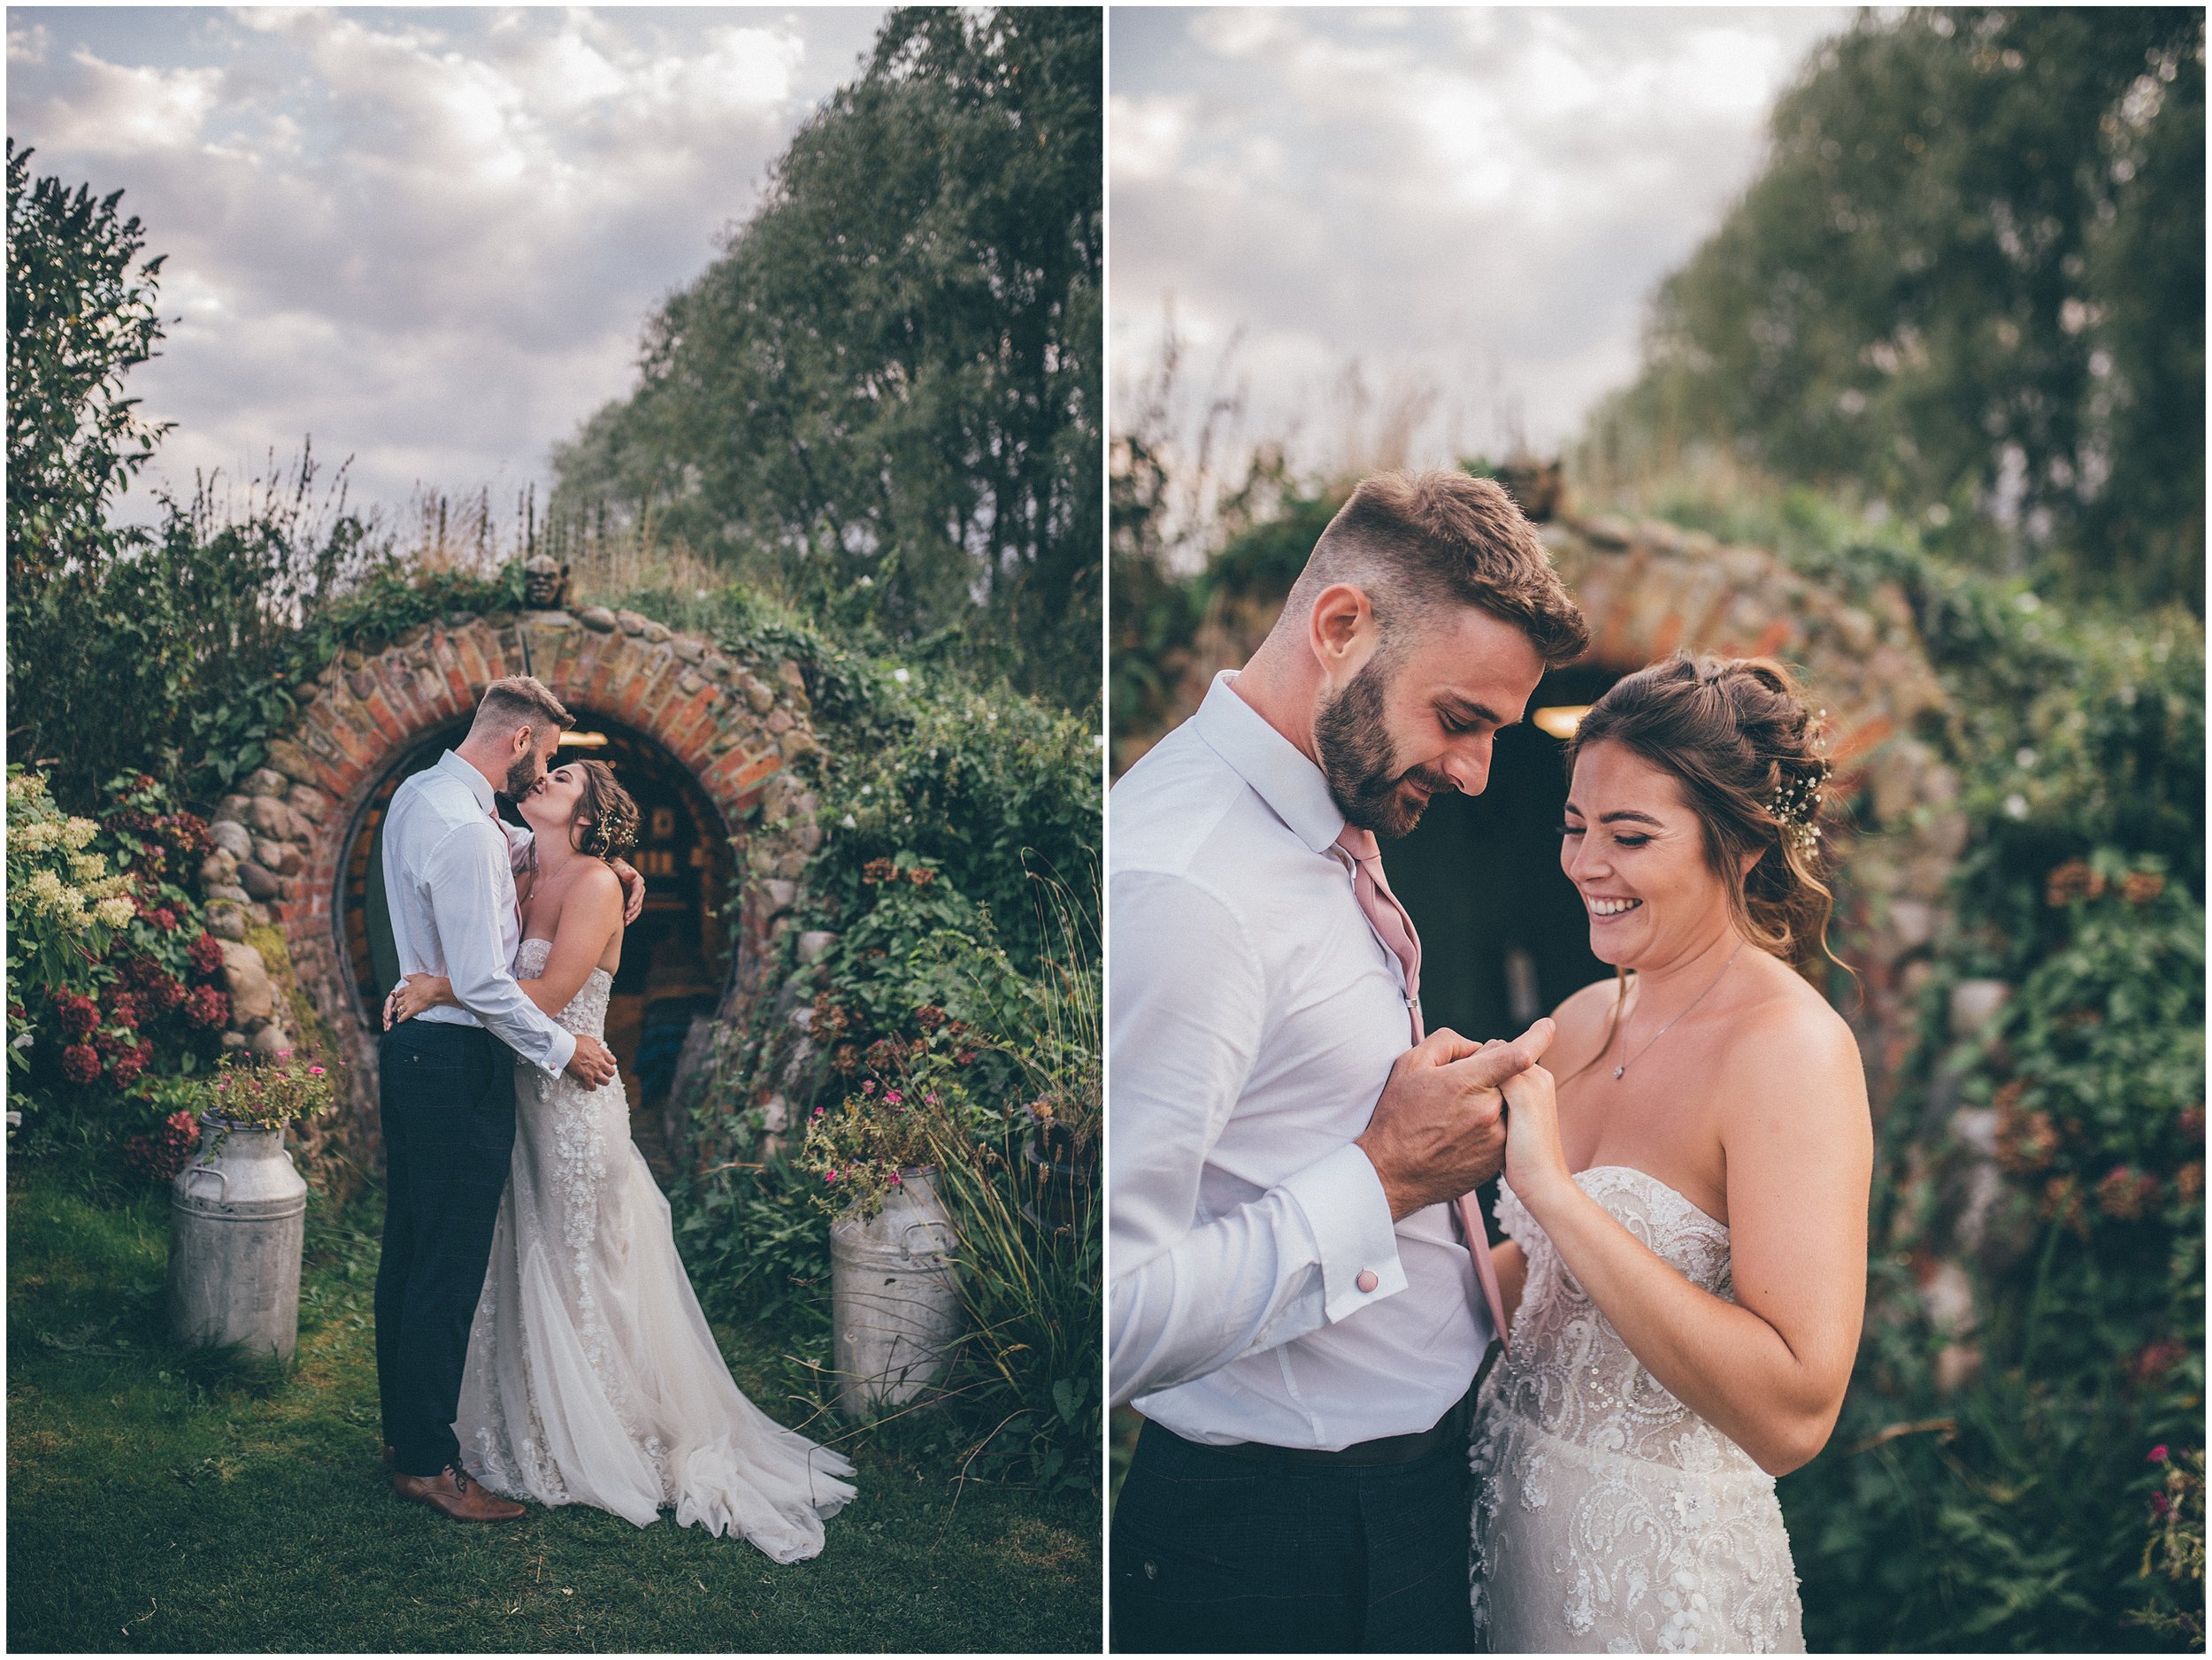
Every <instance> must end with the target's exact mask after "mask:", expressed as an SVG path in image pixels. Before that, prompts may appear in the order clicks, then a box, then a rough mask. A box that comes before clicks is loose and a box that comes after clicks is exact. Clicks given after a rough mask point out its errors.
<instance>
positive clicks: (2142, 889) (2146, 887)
mask: <svg viewBox="0 0 2212 1660" xmlns="http://www.w3.org/2000/svg"><path fill="white" fill-rule="evenodd" d="M2165 891H2166V879H2165V878H2164V877H2163V876H2161V875H2160V874H2159V873H2158V872H2156V871H2136V872H2131V874H2130V875H2129V877H2128V879H2127V880H2125V881H2124V882H2123V883H2121V884H2120V894H2121V896H2122V897H2123V898H2124V899H2125V900H2126V901H2127V902H2128V903H2130V904H2131V905H2147V904H2149V903H2151V901H2152V900H2154V899H2155V898H2157V897H2158V896H2159V895H2161V894H2162V893H2164V892H2165Z"/></svg>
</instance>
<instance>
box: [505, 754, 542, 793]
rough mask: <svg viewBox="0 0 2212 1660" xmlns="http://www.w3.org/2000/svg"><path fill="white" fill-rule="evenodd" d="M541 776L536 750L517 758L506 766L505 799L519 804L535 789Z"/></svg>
mask: <svg viewBox="0 0 2212 1660" xmlns="http://www.w3.org/2000/svg"><path fill="white" fill-rule="evenodd" d="M543 776H544V773H543V772H542V770H541V768H540V767H539V765H538V756H537V751H536V750H534V749H533V750H530V751H528V752H527V753H526V754H523V755H519V756H517V757H515V758H514V759H513V760H511V761H510V762H509V763H508V764H507V799H508V800H509V801H512V802H519V801H520V800H521V799H522V798H523V797H524V796H525V795H528V794H529V793H530V792H531V791H532V790H533V789H534V788H536V787H537V782H538V780H539V779H540V778H541V777H543Z"/></svg>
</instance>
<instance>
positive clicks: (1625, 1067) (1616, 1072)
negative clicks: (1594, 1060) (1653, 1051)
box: [1613, 1061, 1628, 1078]
mask: <svg viewBox="0 0 2212 1660" xmlns="http://www.w3.org/2000/svg"><path fill="white" fill-rule="evenodd" d="M1627 1070H1628V1063H1627V1062H1626V1061H1623V1062H1622V1063H1621V1064H1619V1065H1618V1066H1616V1067H1615V1068H1614V1069H1613V1076H1614V1077H1616V1078H1618V1077H1619V1076H1620V1075H1621V1074H1622V1073H1623V1072H1626V1071H1627Z"/></svg>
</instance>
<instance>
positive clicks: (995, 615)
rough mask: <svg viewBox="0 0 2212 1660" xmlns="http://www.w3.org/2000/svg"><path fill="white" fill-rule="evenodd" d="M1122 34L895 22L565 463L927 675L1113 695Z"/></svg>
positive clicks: (600, 494) (1073, 700) (1030, 22)
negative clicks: (1110, 414)
mask: <svg viewBox="0 0 2212 1660" xmlns="http://www.w3.org/2000/svg"><path fill="white" fill-rule="evenodd" d="M1102 33H1103V31H1102V16H1101V14H1100V13H1098V12H1095V11H1087V10H1083V9H1079V8H1067V9H1055V8H1041V9H1025V8H1008V9H1005V10H1001V11H989V12H972V13H965V12H956V11H936V10H928V9H921V8H915V9H908V10H902V11H897V12H893V13H892V14H891V15H890V17H889V18H888V19H887V20H886V22H885V24H884V26H883V28H882V31H881V33H880V34H879V36H878V38H877V42H876V45H875V49H874V52H873V54H872V58H871V59H870V61H869V64H868V66H867V68H866V69H865V71H864V73H862V75H861V76H860V78H859V79H858V80H857V81H854V82H853V83H852V84H850V85H849V86H847V87H844V88H841V89H840V90H839V91H838V92H837V93H836V94H835V95H834V96H833V97H832V98H831V99H830V101H829V103H828V104H827V105H826V107H825V108H824V109H823V110H822V111H821V112H820V113H819V114H818V115H817V116H815V117H814V119H812V120H810V122H808V123H807V125H806V126H805V127H803V128H802V129H801V130H800V132H799V134H797V136H796V137H795V138H794V139H793V141H792V143H791V146H790V149H789V150H788V151H787V153H786V154H785V156H784V157H783V158H782V159H781V160H780V162H779V163H778V164H777V166H776V168H775V170H774V173H773V175H772V179H771V181H770V185H769V189H768V193H767V198H766V200H765V202H764V204H763V205H762V207H761V208H760V210H759V211H758V212H757V213H756V214H755V215H754V217H753V218H752V219H750V220H749V222H748V223H746V224H745V225H743V226H742V227H740V228H738V229H737V230H736V231H734V232H733V234H732V235H731V237H730V240H729V242H728V247H727V251H726V253H725V254H724V255H723V257H721V258H720V259H718V261H717V262H716V263H715V264H714V265H712V266H711V267H710V268H709V270H708V271H707V272H706V273H704V274H703V276H702V277H700V279H699V280H698V281H696V282H695V283H694V284H693V285H692V286H691V287H690V288H687V289H685V290H684V291H683V292H681V293H680V294H678V295H677V296H674V297H673V298H672V299H671V300H670V301H669V302H668V304H666V306H665V307H664V309H663V310H662V311H661V312H660V314H659V315H658V316H657V317H656V318H655V319H654V320H653V322H652V324H651V325H650V327H649V331H648V335H647V340H646V343H645V351H644V364H643V374H642V379H641V384H640V386H639V387H638V389H637V390H636V391H635V392H634V393H633V394H632V395H631V396H629V397H628V398H626V399H624V400H622V401H621V402H619V403H613V404H610V405H609V406H607V407H606V408H605V409H603V410H602V411H599V413H598V414H596V415H595V416H594V417H593V418H592V419H591V420H590V421H589V422H588V423H587V424H586V426H585V427H584V428H583V430H582V431H581V432H580V434H578V436H577V438H576V439H575V441H574V442H572V443H571V444H569V445H566V446H565V447H563V448H562V449H560V450H557V453H556V457H555V465H556V467H557V472H558V475H559V485H558V488H557V492H556V496H555V501H554V512H555V514H556V515H557V519H559V520H561V521H565V522H568V523H571V524H575V523H579V522H581V523H603V522H604V521H605V520H606V519H608V518H609V517H610V516H611V517H613V518H615V519H626V520H628V521H629V522H631V523H633V524H634V525H636V526H640V527H641V528H644V529H646V530H647V531H648V532H649V534H652V535H654V536H656V537H663V538H668V539H672V540H680V541H682V542H686V543H687V544H688V545H689V546H691V547H692V548H694V549H698V550H700V551H701V552H703V553H706V554H709V555H710V556H712V557H718V558H720V559H724V560H726V561H727V562H728V563H729V565H730V566H731V568H732V569H733V570H734V571H735V573H737V574H739V575H740V576H741V577H742V578H743V579H744V580H748V581H750V582H753V583H756V584H759V585H763V586H766V587H769V588H774V589H776V590H778V591H780V592H781V593H784V594H786V595H787V596H790V597H791V598H792V599H793V600H794V601H795V603H799V604H801V605H802V606H803V607H805V608H806V609H808V610H810V611H815V612H817V613H818V614H820V615H822V616H824V617H826V618H829V619H833V620H834V622H835V623H836V625H837V626H840V627H841V628H842V629H845V630H848V631H853V632H867V631H870V630H872V631H873V632H874V633H875V634H877V635H878V636H879V638H880V639H881V640H882V641H883V642H886V643H889V644H895V645H896V646H897V647H898V648H899V649H901V650H902V652H905V653H907V654H909V655H910V656H916V657H924V658H928V657H940V658H942V657H950V658H953V659H956V660H959V661H962V662H964V663H966V664H968V665H971V666H972V667H975V668H977V669H979V670H980V671H981V672H985V673H987V674H992V675H997V676H1002V677H1004V678H1005V679H1007V680H1011V681H1012V682H1013V683H1015V684H1016V685H1018V686H1019V687H1021V688H1023V689H1025V690H1028V691H1033V692H1037V693H1039V694H1041V695H1043V696H1049V697H1051V698H1052V699H1054V700H1055V701H1056V702H1058V703H1061V704H1062V705H1063V706H1064V707H1068V708H1075V709H1079V708H1084V707H1087V706H1088V705H1090V704H1091V703H1092V702H1093V700H1094V698H1095V697H1096V696H1097V691H1096V688H1097V680H1098V626H1099V616H1098V610H1097V604H1098V587H1099V576H1100V571H1099V543H1100V523H1099V512H1098V497H1099V477H1098V446H1099V431H1100V427H1099V422H1100V419H1101V417H1100V411H1101V397H1102V376H1101V361H1100V343H1101V338H1102V311H1101V307H1100V295H1099V282H1100V255H1101V247H1102V203H1101V199H1100V113H1101V112H1100V109H1099V89H1100V85H1101V73H1102V57H1101V48H1102Z"/></svg>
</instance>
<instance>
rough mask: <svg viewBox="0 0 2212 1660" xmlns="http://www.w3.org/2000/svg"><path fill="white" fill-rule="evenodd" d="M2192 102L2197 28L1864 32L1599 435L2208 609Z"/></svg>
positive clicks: (1917, 19) (2019, 19)
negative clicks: (1645, 441)
mask: <svg viewBox="0 0 2212 1660" xmlns="http://www.w3.org/2000/svg"><path fill="white" fill-rule="evenodd" d="M2203 109H2204V14H2203V12H2201V10H2198V9H2189V8H2171V9H2154V10H2111V11H2108V10H2098V11H2081V10H2062V9H2051V10H2044V9H2023V10H2019V11H2008V10H1995V9H1984V8H1945V9H1940V10H1931V11H1914V12H1906V13H1902V14H1882V13H1877V12H1867V13H1865V14H1863V16H1862V17H1861V19H1860V20H1859V21H1858V22H1857V23H1856V24H1855V26H1854V27H1852V28H1851V29H1849V30H1848V31H1847V32H1846V33H1845V34H1843V35H1840V36H1839V37H1838V38H1836V39H1835V40H1833V41H1832V42H1828V43H1827V44H1826V45H1824V47H1822V48H1821V50H1819V51H1818V52H1817V53H1816V55H1815V57H1814V58H1813V60H1812V62H1811V64H1810V65H1809V68H1808V70H1807V72H1806V73H1805V75H1804V77H1803V78H1802V79H1801V81H1800V82H1799V83H1798V85H1797V86H1796V87H1795V88H1793V90H1792V91H1790V92H1789V93H1788V94H1787V95H1786V96H1785V97H1784V98H1783V99H1782V101H1781V102H1780V104H1778V106H1777V108H1776V110H1775V113H1774V116H1773V122H1772V144H1773V149H1772V153H1771V156H1770V158H1769V161H1768V163H1767V165H1766V168H1765V171H1764V172H1763V173H1762V174H1761V175H1760V177H1759V178H1758V179H1757V181H1755V182H1754V183H1753V185H1752V186H1751V187H1750V188H1749V189H1748V190H1747V192H1746V194H1745V196H1744V197H1743V199H1742V200H1741V202H1740V203H1739V204H1738V205H1737V206H1736V207H1735V209H1734V210H1733V211H1732V212H1731V213H1730V214H1729V216H1728V218H1727V219H1726V220H1725V221H1724V223H1723V225H1722V226H1721V227H1720V229H1719V230H1718V231H1717V232H1716V233H1715V234H1714V235H1713V236H1712V237H1711V238H1710V239H1709V241H1708V242H1706V243H1705V244H1704V246H1703V247H1701V249H1700V250H1698V252H1697V253H1696V254H1695V255H1694V257H1692V258H1691V260H1690V261H1689V263H1688V264H1687V265H1686V266H1684V268H1683V269H1682V270H1680V271H1679V272H1678V273H1675V274H1674V275H1673V276H1672V277H1671V278H1670V279H1669V280H1668V281H1667V282H1666V283H1665V285H1664V286H1663V288H1662V290H1661V293H1660V296H1659V299H1658V303H1657V305H1656V307H1655V315H1654V319H1653V322H1652V327H1651V331H1650V335H1649V339H1648V341H1647V364H1646V368H1645V371H1644V373H1643V375H1642V377H1641V379H1640V380H1639V382H1638V383H1637V384H1636V386H1635V387H1633V388H1632V389H1631V390H1630V391H1629V392H1628V393H1627V394H1626V395H1625V396H1624V397H1623V398H1622V399H1621V400H1620V402H1619V403H1617V405H1616V406H1615V408H1614V410H1613V411H1611V414H1612V415H1613V417H1615V418H1617V419H1626V420H1628V421H1629V422H1630V423H1632V425H1634V426H1637V427H1640V428H1642V429H1643V430H1644V431H1646V432H1647V433H1652V434H1660V435H1661V436H1662V440H1663V442H1664V441H1669V440H1671V441H1680V440H1694V439H1699V438H1704V439H1708V440H1714V441H1717V442H1722V443H1724V444H1726V445H1727V446H1728V447H1730V448H1731V449H1732V450H1733V451H1734V452H1735V453H1736V454H1738V455H1740V456H1741V457H1745V458H1747V459H1749V460H1751V461H1753V462H1755V463H1756V464H1757V465H1761V466H1763V467H1764V468H1766V469H1768V470H1770V471H1771V472H1773V473H1778V474H1779V475H1781V476H1782V477H1784V478H1786V479H1792V480H1802V481H1807V482H1812V483H1816V484H1823V485H1837V484H1847V485H1850V486H1853V487H1855V488H1859V489H1861V490H1863V491H1864V492H1865V493H1867V494H1869V495H1871V496H1879V497H1881V498H1883V499H1884V500H1886V501H1887V502H1888V503H1890V504H1891V505H1892V506H1893V507H1899V508H1903V509H1905V510H1907V511H1912V512H1915V513H1916V514H1918V515H1920V516H1921V517H1922V518H1923V520H1924V522H1925V523H1928V524H1931V525H1937V526H1940V525H1943V524H1946V523H1953V524H1954V525H1955V528H1954V530H1953V531H1952V532H1951V533H1950V536H1949V540H1950V541H1951V542H1952V543H1953V545H1954V546H1955V548H1957V549H1960V550H1962V551H1965V552H1969V553H1972V554H1976V555H1979V556H1983V557H1986V556H1988V555H1989V554H1990V553H1991V552H1992V550H1993V549H1996V548H1998V547H2000V546H2001V545H2002V544H2004V543H2005V542H2008V541H2010V542H2013V544H2014V545H2015V546H2016V547H2019V548H2022V549H2060V550H2062V552H2063V553H2064V554H2065V555H2066V556H2068V559H2067V564H2068V567H2069V569H2070V572H2071V573H2072V575H2073V576H2074V578H2075V579H2076V580H2078V582H2080V583H2081V584H2083V585H2084V586H2090V585H2094V586H2096V587H2098V588H2107V589H2108V588H2112V587H2114V586H2115V585H2116V586H2118V587H2119V588H2121V589H2122V590H2123V592H2124V593H2125V594H2127V595H2128V596H2130V597H2132V598H2139V599H2147V598H2156V597H2162V596H2169V595H2179V596H2183V597H2185V598H2187V599H2188V600H2189V601H2190V603H2193V604H2199V605H2200V604H2201V586H2202V580H2203V574H2202V573H2203V529H2202V521H2203V503H2204V474H2203V449H2204V402H2203V397H2204V384H2203V361H2204V307H2203V293H2204V118H2203ZM2014 526H2016V527H2017V532H2018V534H2017V536H2016V537H2015V536H2012V535H2010V534H1998V529H1997V528H1993V527H2001V528H2002V529H2003V530H2004V531H2005V532H2007V533H2009V532H2010V531H2011V529H2012V527H2014Z"/></svg>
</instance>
